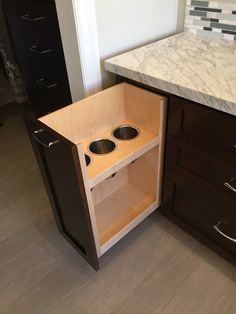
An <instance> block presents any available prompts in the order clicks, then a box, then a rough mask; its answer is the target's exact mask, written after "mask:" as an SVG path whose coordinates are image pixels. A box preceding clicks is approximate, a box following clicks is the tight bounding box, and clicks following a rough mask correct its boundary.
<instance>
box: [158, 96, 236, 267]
mask: <svg viewBox="0 0 236 314" xmlns="http://www.w3.org/2000/svg"><path fill="white" fill-rule="evenodd" d="M235 137H236V118H235V117H233V116H230V115H228V114H225V113H222V112H220V111H217V110H213V109H210V108H207V107H204V106H201V105H199V104H196V103H193V102H190V101H188V100H184V99H181V98H179V97H174V96H170V101H169V108H168V126H167V137H166V156H165V176H164V191H163V202H162V206H161V211H162V213H163V214H164V215H165V216H167V217H168V218H169V219H171V220H172V221H174V222H175V223H177V224H178V225H179V226H181V227H182V228H184V229H185V230H187V231H188V232H190V233H191V234H193V235H194V236H196V237H197V238H198V239H200V240H201V241H203V242H204V243H205V244H207V245H208V246H210V247H211V248H213V249H214V250H215V251H217V252H218V253H219V254H221V255H222V256H224V257H226V258H227V259H228V260H229V261H230V262H232V263H234V264H236V148H235V143H236V141H235Z"/></svg>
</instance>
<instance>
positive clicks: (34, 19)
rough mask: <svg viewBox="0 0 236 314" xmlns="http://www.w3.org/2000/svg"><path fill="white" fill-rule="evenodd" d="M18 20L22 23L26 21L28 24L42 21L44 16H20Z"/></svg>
mask: <svg viewBox="0 0 236 314" xmlns="http://www.w3.org/2000/svg"><path fill="white" fill-rule="evenodd" d="M20 18H21V19H22V20H24V21H28V22H37V21H40V20H44V19H45V17H44V16H30V14H24V15H21V16H20Z"/></svg>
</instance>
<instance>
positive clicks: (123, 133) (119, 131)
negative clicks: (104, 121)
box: [112, 125, 139, 141]
mask: <svg viewBox="0 0 236 314" xmlns="http://www.w3.org/2000/svg"><path fill="white" fill-rule="evenodd" d="M112 135H113V136H114V137H115V138H117V139H118V140H122V141H128V140H132V139H134V138H136V137H137V136H138V135H139V129H138V128H137V127H135V126H133V125H121V126H119V127H118V128H116V129H115V130H114V131H113V132H112Z"/></svg>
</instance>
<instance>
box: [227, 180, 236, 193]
mask: <svg viewBox="0 0 236 314" xmlns="http://www.w3.org/2000/svg"><path fill="white" fill-rule="evenodd" d="M233 182H234V178H233V179H231V180H230V182H225V184H224V185H225V186H226V187H227V188H228V189H229V190H231V191H233V192H234V193H236V189H235V188H234V187H233V186H232V185H231V184H232V183H233Z"/></svg>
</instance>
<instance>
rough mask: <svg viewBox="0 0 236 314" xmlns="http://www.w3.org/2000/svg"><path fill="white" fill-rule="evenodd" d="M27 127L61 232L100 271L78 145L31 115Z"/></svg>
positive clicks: (27, 120) (26, 120)
mask: <svg viewBox="0 0 236 314" xmlns="http://www.w3.org/2000/svg"><path fill="white" fill-rule="evenodd" d="M25 124H26V127H27V130H28V134H29V137H30V139H31V143H32V146H33V149H34V152H35V156H36V157H37V161H38V164H39V168H40V170H41V174H42V176H43V180H44V184H45V186H46V189H47V192H48V195H49V199H50V201H51V205H52V209H53V212H54V216H55V220H56V223H57V226H58V229H59V231H60V233H61V234H62V235H63V236H64V237H65V238H66V239H67V240H68V241H69V242H70V243H71V244H72V245H73V246H74V247H75V248H76V249H77V250H78V251H79V253H80V254H81V255H82V256H83V257H84V258H85V259H86V260H87V261H88V263H89V264H90V265H91V266H93V267H94V268H95V269H96V270H97V269H98V257H97V252H96V248H95V242H94V238H93V232H92V226H91V220H90V216H89V210H88V203H87V199H86V195H85V189H84V185H83V179H82V172H81V167H80V162H79V160H78V155H77V147H76V145H75V144H73V143H72V142H70V141H69V140H68V139H66V138H64V137H63V136H61V135H60V134H58V133H56V132H55V131H53V130H52V129H50V128H48V127H47V126H46V125H44V124H43V123H41V122H40V121H38V120H35V119H34V118H32V117H30V116H25Z"/></svg>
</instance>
